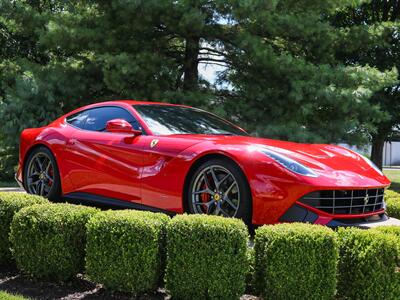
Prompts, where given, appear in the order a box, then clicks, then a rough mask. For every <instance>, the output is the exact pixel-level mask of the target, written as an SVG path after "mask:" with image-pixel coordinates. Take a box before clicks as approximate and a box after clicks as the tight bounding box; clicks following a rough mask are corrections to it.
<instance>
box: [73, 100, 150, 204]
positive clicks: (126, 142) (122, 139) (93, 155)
mask: <svg viewBox="0 0 400 300" xmlns="http://www.w3.org/2000/svg"><path fill="white" fill-rule="evenodd" d="M83 118H84V119H85V120H84V125H82V124H80V127H81V128H76V130H75V131H74V133H73V135H72V138H71V139H70V141H69V143H68V147H69V152H70V156H69V157H70V162H69V163H70V164H72V166H71V167H70V168H69V169H70V171H69V176H68V177H69V179H70V180H71V182H72V184H73V186H74V188H75V191H76V192H80V193H86V194H88V195H100V196H104V197H107V198H110V199H118V200H125V201H131V202H137V203H141V184H140V173H141V169H142V166H143V151H142V149H143V137H142V136H133V135H132V134H124V133H110V132H106V131H105V128H106V123H107V122H108V121H110V120H113V119H124V120H126V121H127V122H129V123H130V124H131V125H132V127H133V128H134V129H138V130H141V127H140V125H139V123H138V121H137V120H136V119H135V118H134V116H133V115H132V114H131V113H130V112H129V111H128V110H126V109H125V108H123V107H119V106H101V107H95V108H92V109H89V110H87V111H84V112H81V113H80V114H79V115H78V116H72V117H70V118H69V120H68V119H67V123H69V124H71V125H72V126H74V120H75V119H78V120H80V122H81V123H82V119H83Z"/></svg>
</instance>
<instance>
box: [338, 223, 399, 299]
mask: <svg viewBox="0 0 400 300" xmlns="http://www.w3.org/2000/svg"><path fill="white" fill-rule="evenodd" d="M380 230H382V229H380ZM338 235H339V246H340V260H339V282H338V294H339V296H340V297H343V298H349V299H399V298H398V297H399V295H400V273H399V266H400V264H399V263H400V245H399V243H398V239H397V237H396V236H394V235H393V234H387V233H383V232H379V230H362V229H356V228H350V229H343V228H342V229H340V230H339V232H338Z"/></svg>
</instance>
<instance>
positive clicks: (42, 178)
mask: <svg viewBox="0 0 400 300" xmlns="http://www.w3.org/2000/svg"><path fill="white" fill-rule="evenodd" d="M24 187H25V189H26V191H27V192H28V194H35V195H39V196H42V197H45V198H48V199H49V200H52V201H58V200H59V199H60V195H61V183H60V175H59V172H58V166H57V162H56V160H55V158H54V155H53V154H52V153H51V151H50V150H49V149H47V148H46V147H42V146H41V147H38V148H36V149H34V150H33V151H32V152H31V153H30V154H29V157H28V159H27V160H26V163H25V166H24Z"/></svg>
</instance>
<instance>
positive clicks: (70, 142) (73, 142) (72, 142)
mask: <svg viewBox="0 0 400 300" xmlns="http://www.w3.org/2000/svg"><path fill="white" fill-rule="evenodd" d="M75 143H76V139H70V140H69V141H68V144H70V145H75Z"/></svg>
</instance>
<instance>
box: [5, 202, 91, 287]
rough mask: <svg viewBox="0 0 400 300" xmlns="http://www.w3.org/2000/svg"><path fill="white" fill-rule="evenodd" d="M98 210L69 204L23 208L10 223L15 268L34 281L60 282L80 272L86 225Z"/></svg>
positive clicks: (83, 253)
mask: <svg viewBox="0 0 400 300" xmlns="http://www.w3.org/2000/svg"><path fill="white" fill-rule="evenodd" d="M97 211H98V210H97V209H95V208H91V207H85V206H79V205H72V204H47V205H33V206H30V207H26V208H23V209H22V210H20V211H19V212H18V213H17V214H16V215H15V216H14V219H13V221H12V223H11V234H10V241H11V244H12V252H13V255H14V258H15V260H16V263H17V267H18V268H19V269H21V270H23V271H25V272H26V273H28V274H29V275H31V276H33V277H36V278H43V279H48V280H53V281H63V280H67V279H70V278H72V277H73V276H75V275H76V274H77V273H79V272H81V271H83V268H84V256H85V251H84V249H85V243H86V227H85V225H86V223H87V221H88V220H89V218H90V217H91V216H93V215H94V214H95V213H96V212H97Z"/></svg>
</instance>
